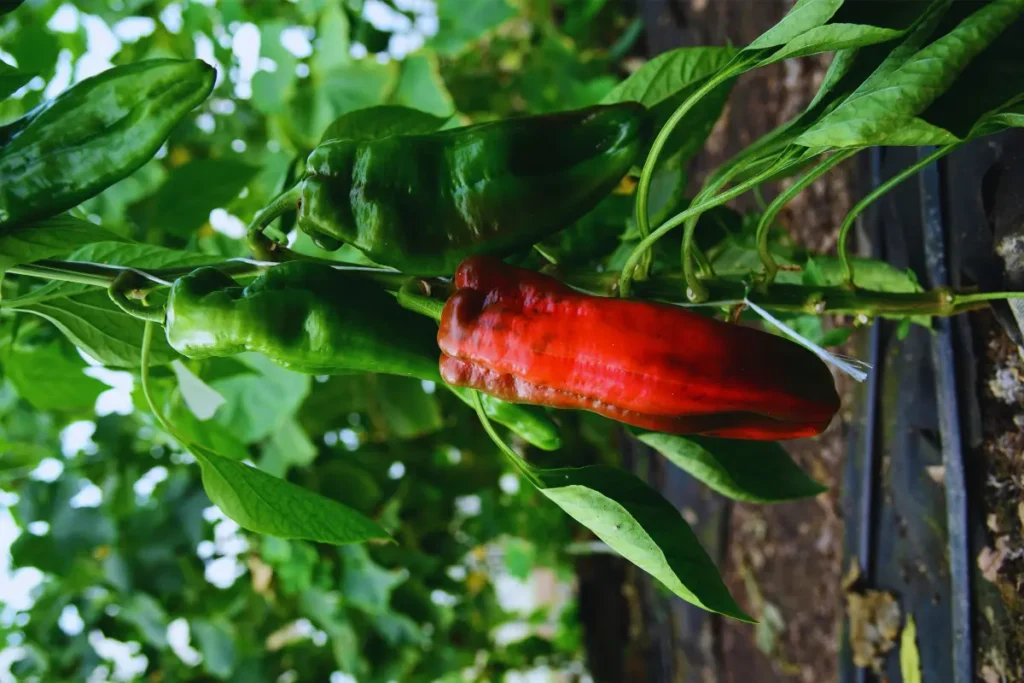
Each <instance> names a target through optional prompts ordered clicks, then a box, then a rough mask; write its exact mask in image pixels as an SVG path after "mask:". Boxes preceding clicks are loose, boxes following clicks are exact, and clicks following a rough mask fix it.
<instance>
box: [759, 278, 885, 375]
mask: <svg viewBox="0 0 1024 683" xmlns="http://www.w3.org/2000/svg"><path fill="white" fill-rule="evenodd" d="M743 303H745V304H746V305H747V306H750V308H751V309H752V310H753V311H754V312H755V313H757V314H758V315H759V316H761V317H762V318H764V319H765V320H767V321H768V322H770V323H771V324H772V325H774V326H775V327H777V328H779V329H780V330H782V331H783V332H784V333H786V335H788V336H789V337H790V338H792V339H793V341H795V342H796V343H797V344H800V345H801V346H803V347H804V348H806V349H808V350H809V351H811V352H812V353H814V355H816V356H817V357H818V358H820V359H822V360H823V361H825V362H826V363H828V364H829V365H831V366H833V367H836V368H838V369H839V370H841V371H842V372H845V373H846V374H847V375H849V376H850V377H852V378H854V379H855V380H857V381H858V382H863V381H864V380H866V379H867V378H868V373H867V372H866V371H867V370H871V364H870V363H865V362H864V361H862V360H859V359H857V358H850V357H849V356H842V355H839V354H835V353H829V352H828V351H826V350H825V349H823V348H821V347H820V346H818V345H817V344H815V343H814V342H812V341H811V340H810V339H808V338H806V337H804V336H803V335H801V334H800V333H799V332H797V331H796V330H794V329H793V328H791V327H790V326H789V325H786V324H785V323H784V322H782V321H781V320H779V319H778V318H776V317H775V316H774V315H772V314H771V313H769V312H768V311H766V310H764V309H763V308H761V307H760V306H758V305H757V304H755V303H754V302H753V301H751V300H750V298H749V297H744V298H743Z"/></svg>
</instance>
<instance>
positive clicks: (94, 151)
mask: <svg viewBox="0 0 1024 683" xmlns="http://www.w3.org/2000/svg"><path fill="white" fill-rule="evenodd" d="M215 78H216V72H215V71H214V69H213V67H211V66H210V65H209V64H206V63H205V62H203V61H201V60H198V59H193V60H188V61H182V60H177V59H150V60H145V61H141V62H135V63H134V64H129V65H126V66H117V67H114V68H112V69H108V70H107V71H104V72H103V73H101V74H98V75H96V76H93V77H91V78H87V79H85V80H83V81H81V82H80V83H77V84H75V85H74V86H72V87H71V88H69V89H68V90H65V91H64V92H63V93H61V94H60V95H58V96H57V97H55V98H54V99H53V100H51V101H49V102H46V103H44V104H42V105H40V106H39V107H37V108H36V109H34V110H33V111H31V112H29V113H28V114H26V115H25V116H23V117H22V118H20V119H18V120H17V121H14V122H13V123H10V124H8V125H6V126H4V127H3V128H2V129H0V229H2V228H3V227H4V226H7V225H13V224H17V223H24V222H28V221H32V220H39V219H43V218H47V217H49V216H53V215H56V214H58V213H61V212H62V211H66V210H68V209H70V208H72V207H74V206H76V205H78V204H80V203H82V202H83V201H85V200H86V199H89V198H90V197H93V196H95V195H97V194H99V192H100V191H101V190H103V189H104V188H106V187H108V186H110V185H113V184H114V183H116V182H117V181H118V180H121V179H122V178H125V177H127V176H129V175H131V174H132V173H133V172H135V171H136V170H137V169H138V168H140V167H141V166H142V165H143V164H145V163H146V162H147V161H149V160H150V159H152V158H153V155H154V154H156V152H157V151H158V150H159V149H160V146H161V145H162V144H163V143H164V140H166V139H167V136H168V134H170V132H171V129H172V128H173V127H174V126H175V125H176V124H177V123H178V122H179V121H181V120H182V119H183V118H184V117H185V115H186V114H188V112H189V111H191V110H192V108H193V107H195V106H196V105H197V104H199V103H200V102H202V101H203V100H204V99H206V97H207V96H208V95H209V94H210V92H211V91H212V90H213V83H214V80H215Z"/></svg>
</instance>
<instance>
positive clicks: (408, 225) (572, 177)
mask: <svg viewBox="0 0 1024 683" xmlns="http://www.w3.org/2000/svg"><path fill="white" fill-rule="evenodd" d="M647 131H648V117H647V110H646V109H645V108H644V107H643V106H641V105H639V104H636V103H623V104H615V105H609V106H597V107H591V108H589V109H582V110H579V111H571V112H562V113H557V114H547V115H543V116H529V117H522V118H515V119H507V120H502V121H495V122H491V123H482V124H478V125H473V126H467V127H464V128H456V129H452V130H445V131H439V132H436V133H430V134H423V135H394V136H389V137H383V138H377V139H372V140H350V139H334V140H327V141H325V142H323V143H321V144H320V146H319V147H317V148H316V149H314V150H313V152H312V154H310V156H309V159H308V160H307V162H306V171H307V175H306V177H305V178H304V179H303V180H302V181H301V182H300V183H299V184H298V185H297V186H296V187H295V188H294V189H293V190H292V191H291V192H289V193H285V195H282V198H279V199H278V200H275V204H274V205H272V206H273V207H274V208H273V210H270V209H268V211H267V212H265V213H264V215H262V216H261V217H259V218H258V223H260V224H262V225H265V224H266V223H267V222H269V221H270V220H273V218H274V217H275V214H276V213H282V212H284V211H285V210H287V208H289V207H291V208H294V207H297V208H298V226H299V229H301V230H302V231H304V232H306V233H307V234H309V235H310V236H311V237H312V239H313V241H314V243H316V244H317V245H318V246H320V247H321V248H324V249H328V250H332V249H336V248H338V247H339V246H340V245H341V244H342V243H343V242H344V243H349V244H351V245H352V246H354V247H356V248H357V249H359V250H360V251H362V252H364V253H365V254H366V255H367V256H368V257H369V258H370V259H372V260H373V261H375V262H376V263H380V264H383V265H387V266H392V267H394V268H397V269H398V270H400V271H402V272H405V273H409V274H413V275H443V274H450V273H452V272H454V270H455V268H456V266H458V264H459V263H460V262H461V261H462V260H463V259H464V258H465V257H467V256H469V255H471V254H481V253H486V254H494V255H499V256H503V255H508V254H511V253H513V252H516V251H519V250H522V249H525V248H528V247H530V246H531V245H532V244H534V243H536V242H538V241H540V240H541V239H543V238H544V237H546V236H548V235H551V234H553V233H555V232H557V231H559V230H562V229H563V228H566V227H568V226H569V225H571V224H572V223H573V222H574V221H575V220H577V219H578V218H580V217H582V216H583V215H584V214H586V213H587V212H589V211H590V210H591V209H593V208H594V207H595V206H596V205H597V203H598V202H600V201H601V200H602V199H603V198H604V197H605V196H607V195H608V193H610V192H611V191H612V190H613V189H614V188H615V186H616V185H617V184H618V183H619V181H620V180H622V178H623V177H624V176H625V175H626V173H627V172H628V171H629V169H630V167H632V166H633V164H634V163H635V162H636V161H637V157H638V155H639V153H640V151H641V148H642V146H643V144H644V141H645V139H646V136H647Z"/></svg>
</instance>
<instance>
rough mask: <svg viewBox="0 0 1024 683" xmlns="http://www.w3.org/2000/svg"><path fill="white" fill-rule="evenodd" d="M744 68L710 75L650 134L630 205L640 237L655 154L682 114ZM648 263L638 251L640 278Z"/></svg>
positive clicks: (646, 228)
mask: <svg viewBox="0 0 1024 683" xmlns="http://www.w3.org/2000/svg"><path fill="white" fill-rule="evenodd" d="M745 68H746V66H745V64H743V63H740V64H736V65H733V66H732V67H726V68H724V69H722V70H721V71H719V72H718V73H716V74H715V75H713V76H711V77H710V78H709V79H708V80H707V81H705V82H704V85H702V86H701V87H699V88H697V90H696V91H694V93H693V94H692V95H690V96H689V97H687V98H686V100H684V101H683V103H682V104H680V105H679V107H677V108H676V110H675V111H674V112H672V116H670V117H669V118H668V120H667V121H666V122H665V125H664V126H662V127H661V130H660V131H658V135H657V137H655V138H654V143H653V144H652V145H651V151H650V152H648V153H647V160H646V161H645V162H644V167H643V170H642V171H641V172H640V182H639V183H638V184H637V188H636V203H635V205H634V210H635V218H636V227H637V230H638V231H639V232H640V238H641V240H644V239H646V238H647V237H648V235H649V234H650V232H651V225H650V216H649V215H648V211H647V200H648V195H649V194H650V192H651V179H652V178H653V176H654V168H655V166H656V165H657V163H658V157H659V156H660V155H661V151H662V150H663V149H664V148H665V145H666V144H667V143H668V139H669V137H670V136H671V135H672V133H673V132H674V131H675V128H676V126H678V125H679V122H680V121H682V120H683V117H684V116H686V114H687V113H689V111H690V110H691V109H693V107H694V106H696V104H697V103H698V102H699V101H700V100H701V99H702V98H703V97H704V96H705V95H707V94H708V93H709V92H711V91H712V90H714V89H715V88H717V87H718V86H719V85H721V84H722V83H724V82H725V81H727V80H729V79H730V78H732V77H733V76H735V75H737V74H739V73H741V72H742V71H744V70H745ZM650 267H651V254H650V252H649V250H646V249H645V251H644V252H642V254H641V261H640V272H639V273H638V275H639V277H640V278H641V279H644V278H646V277H647V274H648V273H649V271H650Z"/></svg>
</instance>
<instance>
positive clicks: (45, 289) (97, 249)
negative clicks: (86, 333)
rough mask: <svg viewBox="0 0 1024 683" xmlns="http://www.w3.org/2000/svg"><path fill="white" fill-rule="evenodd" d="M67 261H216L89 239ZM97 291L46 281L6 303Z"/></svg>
mask: <svg viewBox="0 0 1024 683" xmlns="http://www.w3.org/2000/svg"><path fill="white" fill-rule="evenodd" d="M67 260H68V261H82V262H85V263H104V264H107V265H111V266H132V267H135V268H142V269H146V270H153V269H158V268H178V267H186V268H187V267H193V266H194V267H197V268H198V267H199V266H203V265H207V264H210V263H216V262H218V261H220V259H219V258H217V257H215V256H210V255H208V254H197V253H195V252H190V251H181V250H179V249H168V248H166V247H158V246H156V245H154V244H135V243H131V242H109V241H107V242H95V241H94V242H92V243H90V244H86V245H85V246H82V247H80V248H79V249H76V250H75V251H74V252H72V253H71V255H70V256H68V257H67ZM97 291H100V292H101V293H102V294H103V296H106V292H102V290H98V289H97V288H96V287H94V286H92V285H84V284H79V283H77V282H56V281H54V282H50V283H47V284H46V285H44V286H42V287H40V288H39V289H37V290H35V291H33V292H30V293H28V294H26V295H24V296H21V297H17V298H15V299H9V300H8V301H7V302H6V305H9V306H18V305H21V304H22V303H23V302H28V303H31V302H35V301H40V300H42V299H53V298H56V297H61V296H73V295H76V294H82V293H87V292H92V293H96V292H97Z"/></svg>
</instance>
